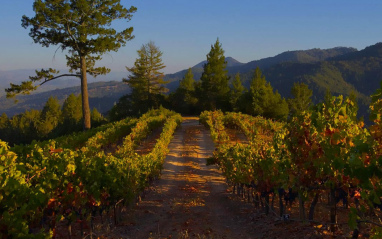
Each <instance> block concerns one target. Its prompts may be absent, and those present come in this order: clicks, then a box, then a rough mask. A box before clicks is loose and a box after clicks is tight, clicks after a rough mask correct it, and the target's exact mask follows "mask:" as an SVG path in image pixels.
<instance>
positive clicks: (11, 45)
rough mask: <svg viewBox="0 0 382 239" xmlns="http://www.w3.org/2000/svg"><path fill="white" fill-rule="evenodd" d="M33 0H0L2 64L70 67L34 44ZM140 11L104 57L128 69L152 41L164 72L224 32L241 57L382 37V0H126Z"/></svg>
mask: <svg viewBox="0 0 382 239" xmlns="http://www.w3.org/2000/svg"><path fill="white" fill-rule="evenodd" d="M33 2H34V1H33V0H2V1H1V3H2V7H1V8H0V32H1V34H0V70H3V71H4V70H14V69H35V68H48V67H52V68H57V69H65V68H66V62H65V53H62V52H61V51H57V53H56V55H55V57H54V53H55V51H56V49H57V47H50V48H43V47H41V46H40V45H37V44H34V43H33V41H32V39H31V38H30V37H29V36H28V33H29V30H26V29H24V28H22V27H21V17H22V15H24V14H25V15H27V16H29V17H32V16H33V11H32V4H33ZM121 2H122V4H123V5H124V6H126V7H130V6H131V5H133V6H136V7H137V8H138V11H137V12H136V13H135V14H134V16H133V19H132V21H130V22H129V23H126V22H118V23H116V25H115V27H117V28H122V27H124V26H133V27H134V35H135V39H133V40H132V41H130V42H128V43H127V45H126V46H125V47H123V48H121V49H120V50H119V51H118V52H111V53H109V54H107V55H105V56H104V60H103V61H102V62H101V63H100V64H99V65H106V66H108V67H110V68H111V69H112V71H124V70H125V66H129V67H131V66H132V65H133V64H134V61H135V59H136V57H137V54H136V50H138V49H139V48H140V46H141V45H142V44H145V43H147V42H149V41H150V40H152V41H154V42H155V43H156V45H157V46H159V47H160V49H161V50H162V51H163V61H164V63H165V65H166V66H167V67H166V68H165V73H173V72H176V71H179V70H182V69H185V68H188V67H191V66H193V65H195V64H197V63H199V62H200V61H202V60H205V59H206V54H207V53H208V52H209V50H210V47H211V44H213V43H214V42H215V41H216V38H217V37H219V40H220V42H221V43H222V47H223V49H224V50H225V55H226V56H231V57H234V58H235V59H237V60H238V61H241V62H244V63H245V62H248V61H252V60H257V59H261V58H264V57H270V56H274V55H276V54H279V53H281V52H284V51H288V50H305V49H311V48H321V49H324V48H332V47H336V46H347V47H355V48H357V49H363V48H365V47H366V46H369V45H373V44H375V43H377V42H381V41H382V28H381V26H382V14H381V12H382V1H380V0H364V1H360V0H357V1H354V0H267V1H265V0H263V1H258V0H238V1H233V0H192V1H191V0H140V1H139V0H132V1H128V0H122V1H121Z"/></svg>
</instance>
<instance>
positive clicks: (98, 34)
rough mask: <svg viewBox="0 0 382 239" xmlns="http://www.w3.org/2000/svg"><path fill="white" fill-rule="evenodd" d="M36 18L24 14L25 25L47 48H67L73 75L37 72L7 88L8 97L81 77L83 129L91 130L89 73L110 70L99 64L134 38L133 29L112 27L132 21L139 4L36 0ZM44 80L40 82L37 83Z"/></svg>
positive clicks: (81, 0)
mask: <svg viewBox="0 0 382 239" xmlns="http://www.w3.org/2000/svg"><path fill="white" fill-rule="evenodd" d="M33 2H34V3H33V10H34V12H35V14H36V15H35V16H34V17H31V18H30V17H27V16H23V17H22V24H21V25H22V26H23V27H24V28H29V27H30V33H29V36H31V37H32V38H33V40H34V42H35V43H39V44H40V45H42V46H43V47H49V46H52V45H53V46H59V48H61V50H63V51H66V52H67V55H66V60H67V66H68V67H69V71H70V74H59V71H57V70H55V69H51V68H50V69H42V70H41V71H36V76H33V77H29V78H30V79H29V80H28V81H24V82H22V83H21V84H20V85H16V84H12V83H11V87H10V88H8V89H6V92H7V97H13V96H15V95H17V94H20V93H21V94H29V92H31V91H33V90H36V89H37V87H38V86H39V85H42V84H45V83H47V82H49V81H52V80H55V79H58V78H61V77H67V76H69V77H78V78H80V79H81V96H82V114H83V117H84V120H83V128H84V129H90V127H91V122H90V108H89V97H88V85H87V74H89V75H92V76H94V77H95V76H97V75H104V74H106V73H108V72H110V69H107V68H106V67H95V63H96V62H97V61H99V60H101V59H102V55H103V54H105V53H108V52H110V51H118V49H119V48H120V47H122V46H125V45H126V42H127V41H129V40H131V39H133V38H134V36H133V35H132V32H133V28H132V27H129V28H126V29H121V31H117V30H116V29H114V28H112V23H113V22H114V21H115V20H118V19H120V20H124V21H126V22H129V21H130V20H131V18H132V14H133V13H134V12H135V11H136V10H137V9H136V8H135V7H130V8H129V9H126V8H125V7H123V6H122V5H121V3H120V2H121V1H120V0H107V1H105V0H35V1H33ZM38 82H41V83H40V84H39V85H35V84H36V83H38Z"/></svg>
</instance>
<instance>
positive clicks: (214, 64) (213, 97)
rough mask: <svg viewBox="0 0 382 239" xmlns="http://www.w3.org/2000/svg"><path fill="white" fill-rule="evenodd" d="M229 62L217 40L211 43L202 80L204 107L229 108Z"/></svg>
mask: <svg viewBox="0 0 382 239" xmlns="http://www.w3.org/2000/svg"><path fill="white" fill-rule="evenodd" d="M226 66H227V62H226V61H225V57H224V50H223V49H222V46H221V44H220V42H219V39H217V40H216V42H215V44H214V45H211V51H210V52H209V53H208V54H207V63H206V64H204V67H203V73H202V77H201V78H200V81H201V85H200V86H201V95H200V101H201V104H202V106H203V108H204V109H206V110H215V109H223V110H227V109H229V97H228V93H229V91H230V88H229V85H228V82H229V77H228V75H227V72H228V71H227V70H226Z"/></svg>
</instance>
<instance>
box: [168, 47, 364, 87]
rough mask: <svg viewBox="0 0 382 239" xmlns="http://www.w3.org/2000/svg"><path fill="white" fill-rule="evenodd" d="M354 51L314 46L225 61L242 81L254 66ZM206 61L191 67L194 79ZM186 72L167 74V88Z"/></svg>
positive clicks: (262, 66)
mask: <svg viewBox="0 0 382 239" xmlns="http://www.w3.org/2000/svg"><path fill="white" fill-rule="evenodd" d="M354 52H357V49H355V48H351V47H335V48H331V49H318V48H314V49H310V50H298V51H287V52H283V53H281V54H278V55H276V56H273V57H267V58H264V59H260V60H255V61H250V62H248V63H240V62H238V61H237V60H235V59H234V58H232V57H226V61H227V70H228V74H229V75H231V76H234V75H235V74H236V73H240V74H242V76H243V77H244V78H245V79H244V81H248V80H249V79H250V77H248V74H249V73H250V72H252V71H253V70H254V69H256V67H259V68H260V69H261V70H265V69H267V68H269V67H272V66H275V65H277V64H281V63H285V62H294V63H315V62H320V61H323V60H328V59H331V58H333V57H338V56H342V55H345V54H349V53H354ZM206 62H207V61H202V62H200V63H198V64H196V65H195V66H193V67H192V73H193V74H194V79H195V80H199V79H200V77H201V75H202V73H203V65H204V64H205V63H206ZM186 72H187V70H182V71H179V72H176V73H174V74H167V75H166V76H165V80H168V81H170V83H169V84H168V85H167V88H169V89H170V91H173V90H175V89H176V88H178V86H179V81H180V80H182V79H183V77H184V75H185V74H186Z"/></svg>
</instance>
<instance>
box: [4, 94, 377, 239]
mask: <svg viewBox="0 0 382 239" xmlns="http://www.w3.org/2000/svg"><path fill="white" fill-rule="evenodd" d="M353 104H354V103H353V101H351V100H349V99H347V98H346V99H343V98H342V97H341V96H340V97H332V98H331V99H330V100H328V101H326V102H325V103H321V104H319V105H317V106H316V109H315V110H314V111H311V112H303V113H301V114H299V115H297V116H295V117H293V118H292V119H291V120H290V121H288V122H277V121H273V120H270V119H265V118H262V117H253V116H250V115H245V114H241V113H233V112H226V113H223V112H221V111H205V112H203V113H202V114H201V115H200V117H199V122H200V123H201V124H203V125H204V126H205V127H206V128H207V129H209V133H210V136H211V138H212V140H213V142H214V144H215V146H211V147H210V148H212V149H211V152H210V151H208V147H207V146H205V147H206V148H205V149H202V147H203V145H201V144H202V143H201V142H204V141H200V140H201V139H200V134H201V131H200V129H201V128H198V127H199V126H197V125H189V126H187V127H188V128H187V127H186V125H187V124H186V125H184V127H186V128H185V129H187V130H186V131H187V132H186V131H185V132H184V134H185V135H186V136H184V137H183V136H179V135H177V137H178V138H179V137H181V138H179V139H178V138H177V139H176V140H177V141H178V143H180V144H182V145H183V146H182V147H180V148H179V147H178V146H169V144H170V141H171V139H172V137H173V135H174V133H175V130H176V129H177V127H178V126H180V124H181V122H182V117H181V116H180V115H179V114H177V113H175V112H173V111H169V110H166V109H163V108H162V109H159V110H151V111H149V112H148V113H146V114H144V115H143V116H141V117H140V118H138V119H135V118H126V119H124V120H121V121H118V122H114V123H109V124H106V125H103V126H100V127H98V128H94V129H92V130H88V131H86V132H82V133H76V134H73V135H70V136H65V137H60V138H57V139H54V140H49V141H44V142H33V143H32V144H30V145H26V146H15V147H13V148H9V147H8V145H7V144H6V143H5V142H0V143H1V147H0V157H1V166H0V180H1V181H0V183H1V187H0V210H1V220H0V234H1V236H2V238H72V237H73V233H72V231H73V230H77V231H78V230H80V231H81V233H80V235H90V237H92V235H93V232H92V230H93V228H94V225H95V221H97V223H100V222H101V223H102V222H103V221H109V222H110V220H112V221H113V224H114V225H118V223H119V221H120V220H121V217H120V215H119V214H120V213H121V211H122V209H123V208H124V207H126V206H127V205H133V204H134V203H136V202H138V201H139V198H140V196H141V195H142V192H144V191H145V189H147V188H148V187H150V185H151V184H152V183H153V182H155V181H158V180H156V179H158V178H159V176H160V175H161V172H162V169H163V165H164V163H165V158H166V155H167V154H168V152H169V151H170V150H172V151H174V150H175V151H176V150H178V151H179V152H178V156H177V157H175V156H174V153H172V154H171V155H167V159H166V160H167V161H168V162H167V166H166V168H165V169H166V173H165V174H164V178H162V179H161V180H162V181H166V182H167V183H172V182H175V181H177V180H178V181H180V176H175V175H176V174H174V172H176V169H175V168H174V167H175V165H178V164H181V162H179V160H181V159H182V160H185V159H186V158H187V160H191V159H192V160H194V161H189V162H188V161H185V162H184V164H187V165H191V166H190V167H189V168H188V169H187V170H186V171H185V172H188V173H186V174H185V175H188V176H187V179H186V180H185V184H179V185H173V187H175V188H178V190H180V191H181V192H182V195H183V192H186V193H187V194H186V196H185V198H183V199H182V200H183V201H184V204H185V205H188V206H187V209H184V210H183V209H182V210H179V212H178V213H179V214H184V212H187V213H191V209H190V205H193V206H192V207H200V206H202V205H205V204H207V202H210V203H211V204H216V202H215V201H214V200H215V198H214V197H217V196H216V195H218V194H216V195H215V196H211V195H213V194H212V192H213V190H214V189H212V188H213V187H215V186H216V185H217V184H216V183H214V180H216V179H217V178H218V176H217V174H222V175H223V176H224V177H225V180H226V182H228V184H229V186H231V188H232V193H233V194H234V195H237V196H236V197H237V198H240V199H241V201H237V200H236V201H235V202H234V203H238V204H240V203H245V204H246V205H247V204H248V205H252V207H253V208H254V209H255V210H256V212H257V213H263V214H264V215H267V216H268V217H269V218H274V219H275V221H277V225H288V224H289V223H292V222H295V223H296V222H297V223H300V225H309V227H310V228H312V229H313V230H314V233H315V235H316V237H317V238H319V237H323V236H341V237H352V238H361V237H362V238H363V237H370V238H380V237H381V235H382V234H381V233H382V230H381V228H382V222H381V221H380V220H381V218H382V212H381V208H382V206H381V197H382V185H381V177H382V168H381V163H382V161H381V157H380V156H381V154H382V151H381V150H382V149H381V148H382V126H381V111H382V101H376V102H375V103H374V104H372V105H371V107H370V110H371V112H372V115H373V119H374V124H373V125H372V126H371V127H370V128H369V129H367V128H365V127H364V125H363V123H362V121H359V120H357V118H356V112H355V110H354V109H355V108H354V105H353ZM153 132H156V133H153ZM153 134H155V135H156V137H154V138H153V139H152V141H155V143H154V144H152V146H150V150H148V151H147V150H146V151H144V150H143V151H142V150H138V148H139V145H140V144H141V143H142V142H143V141H144V140H146V139H147V137H148V136H150V135H153ZM182 137H183V138H182ZM198 137H199V138H198ZM198 140H199V141H200V142H199V144H198V145H197V142H198ZM213 149H215V150H214V151H213ZM206 150H207V151H206ZM212 151H213V152H212ZM138 152H140V153H138ZM203 152H204V153H203ZM179 155H180V156H179ZM211 156H212V157H211ZM204 157H205V158H207V164H208V165H212V164H216V165H218V167H219V169H220V170H221V171H219V172H217V171H216V172H215V171H214V174H213V175H215V176H211V175H212V174H209V172H210V171H211V170H213V169H212V168H208V167H210V166H203V165H206V161H205V160H204V161H201V160H202V159H203V158H204ZM171 160H172V161H171ZM169 162H171V165H170V164H169ZM195 165H196V166H195ZM198 165H199V166H198ZM169 168H170V169H171V170H173V171H171V170H169ZM198 170H199V171H198ZM197 171H198V172H200V173H202V174H204V176H203V177H202V179H198V180H196V178H197V177H196V176H192V175H195V174H196V172H197ZM171 172H172V173H171ZM211 172H212V171H211ZM216 173H217V174H216ZM179 175H181V174H179ZM190 175H191V176H192V177H194V178H195V180H196V182H197V183H193V181H192V180H191V179H190ZM208 175H210V176H208ZM213 178H215V179H213ZM161 180H159V181H161ZM204 180H205V181H204ZM165 187H167V188H169V186H168V185H166V186H165ZM165 187H164V188H165ZM202 189H203V190H204V191H206V190H207V191H208V190H211V192H210V193H203V192H204V191H203V190H202ZM157 190H158V191H161V192H162V193H163V194H166V193H167V192H166V190H164V189H163V190H159V189H157ZM219 190H220V189H219ZM222 190H224V191H225V190H226V189H222ZM192 195H199V196H198V197H195V199H193V200H192V204H190V202H189V201H187V198H191V197H192ZM158 197H159V196H158ZM182 197H184V195H183V196H182ZM159 198H161V197H159ZM148 200H149V199H148ZM222 200H223V199H219V201H222ZM158 201H163V200H162V199H157V198H155V199H153V202H158ZM186 201H187V203H186ZM143 205H144V203H143ZM176 205H179V203H177V204H176ZM195 205H196V206H195ZM230 205H232V204H230ZM233 207H234V206H233ZM161 208H163V209H162V210H174V207H173V206H169V207H168V208H166V207H165V206H164V205H161ZM222 208H223V207H222ZM150 210H151V208H150ZM150 210H149V209H147V210H146V211H149V212H151V211H150ZM157 210H159V209H157ZM203 210H204V211H203V214H208V215H209V214H210V212H208V211H206V210H208V209H207V208H206V207H205V208H204V209H203ZM219 210H223V209H219ZM219 210H218V209H216V211H219ZM251 212H253V211H251ZM197 213H200V212H197ZM219 215H220V214H219ZM144 216H145V215H144ZM211 217H212V216H211ZM145 220H149V219H145ZM160 220H161V219H157V221H160ZM190 220H191V219H188V221H186V222H185V225H187V226H188V225H189V224H190ZM206 220H207V221H208V220H211V219H208V218H207V219H206ZM212 220H213V219H212ZM219 220H221V223H223V221H224V220H223V219H219ZM191 221H195V223H196V221H197V219H192V220H191ZM134 223H135V222H134ZM134 223H132V225H133V224H134ZM176 223H177V222H174V225H175V224H176ZM229 223H230V222H226V225H229ZM231 223H232V222H231ZM307 223H308V224H307ZM74 225H76V226H75V227H76V228H75V229H73V227H74ZM78 225H79V226H80V228H77V227H78ZM150 226H151V225H150ZM146 227H148V226H146ZM163 227H165V226H163ZM211 227H212V226H211ZM227 227H229V226H227ZM129 230H131V229H129ZM174 230H175V229H174ZM63 231H64V232H65V235H63V234H62V233H63ZM85 231H86V232H85ZM150 231H152V229H150ZM158 231H159V224H158ZM206 231H207V232H208V233H210V232H212V231H213V228H212V229H206ZM222 231H223V229H221V230H220V231H219V232H221V233H223V232H222ZM135 233H136V232H135ZM142 233H143V232H142ZM166 233H169V232H166ZM200 233H205V231H201V232H200ZM232 235H234V234H232ZM235 235H236V234H235ZM240 235H241V234H240ZM183 238H187V237H183ZM255 238H256V236H255Z"/></svg>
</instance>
